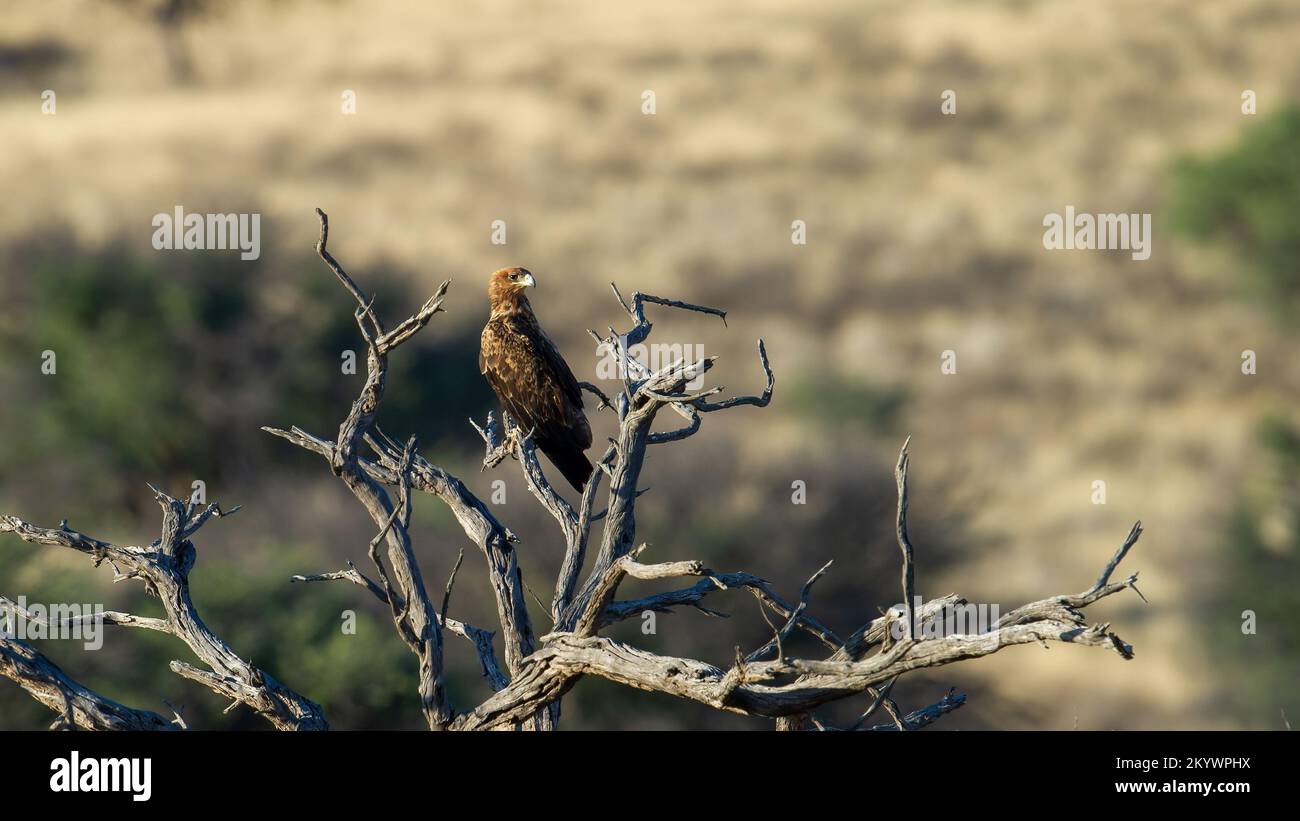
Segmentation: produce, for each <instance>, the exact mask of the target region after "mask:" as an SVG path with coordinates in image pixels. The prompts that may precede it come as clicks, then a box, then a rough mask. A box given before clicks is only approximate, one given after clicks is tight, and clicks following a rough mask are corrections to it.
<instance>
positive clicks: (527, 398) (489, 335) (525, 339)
mask: <svg viewBox="0 0 1300 821" xmlns="http://www.w3.org/2000/svg"><path fill="white" fill-rule="evenodd" d="M478 364H479V370H480V371H482V373H483V375H484V376H485V377H487V381H488V384H489V385H491V386H492V390H493V391H494V392H495V393H496V395H497V398H498V399H500V400H501V406H502V408H504V409H505V411H506V412H507V413H509V414H510V416H511V417H513V418H514V420H515V423H516V424H517V425H519V426H520V427H521V428H523V429H524V430H525V431H532V432H533V438H534V441H536V443H537V446H538V447H539V448H541V449H542V451H543V452H544V453H545V454H546V455H547V456H549V457H550V458H551V461H553V462H555V463H556V466H557V467H559V468H560V470H561V472H563V473H564V475H565V476H566V477H567V478H568V479H569V481H570V482H571V483H574V485H575V486H576V487H579V488H580V487H581V485H582V483H583V482H585V480H586V478H587V476H589V475H590V473H591V469H590V462H589V461H588V460H587V458H586V457H585V456H584V455H583V454H582V451H584V450H586V449H587V448H589V447H591V426H590V425H589V424H588V423H587V417H586V415H585V414H584V413H583V410H582V389H581V388H580V387H579V385H578V380H577V378H576V377H574V375H573V371H572V370H570V369H569V366H568V363H566V362H565V361H564V358H563V357H561V356H560V352H559V351H558V350H556V348H555V345H554V344H553V343H552V342H551V340H550V339H549V338H547V336H546V334H545V333H543V332H542V330H541V329H540V328H539V327H537V326H536V325H535V324H533V323H530V322H528V321H527V320H526V319H524V318H522V317H511V316H504V317H496V318H493V319H491V320H490V321H489V322H488V324H487V325H486V326H485V327H484V328H483V335H482V337H481V339H480V345H479V361H478ZM584 470H585V471H586V472H585V473H583V472H582V471H584ZM579 475H580V480H575V479H574V477H575V476H579Z"/></svg>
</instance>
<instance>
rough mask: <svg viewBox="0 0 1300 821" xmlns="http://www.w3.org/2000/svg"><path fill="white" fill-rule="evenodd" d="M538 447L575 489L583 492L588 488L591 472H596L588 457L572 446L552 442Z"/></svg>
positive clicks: (541, 443)
mask: <svg viewBox="0 0 1300 821" xmlns="http://www.w3.org/2000/svg"><path fill="white" fill-rule="evenodd" d="M537 446H538V447H539V448H541V451H542V453H545V454H546V456H547V458H549V459H550V460H551V461H552V462H554V463H555V466H556V467H557V468H559V469H560V473H563V474H564V478H565V479H568V480H569V484H571V485H573V489H574V490H576V491H578V492H579V493H581V492H582V490H583V488H585V487H586V486H587V480H588V479H590V478H591V472H592V471H593V470H595V468H594V467H592V465H591V461H590V460H589V459H587V455H586V454H585V453H583V452H582V451H581V450H578V449H577V448H575V447H573V446H572V445H556V444H554V443H552V442H538V443H537Z"/></svg>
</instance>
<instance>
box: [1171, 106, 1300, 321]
mask: <svg viewBox="0 0 1300 821" xmlns="http://www.w3.org/2000/svg"><path fill="white" fill-rule="evenodd" d="M1171 206H1172V209H1171V210H1172V217H1173V223H1174V226H1175V228H1176V229H1178V230H1179V231H1181V232H1182V233H1184V234H1186V235H1188V236H1191V237H1193V238H1195V239H1197V240H1202V241H1211V242H1215V243H1218V244H1220V245H1222V246H1223V247H1224V248H1225V249H1226V250H1227V251H1228V252H1230V253H1231V255H1232V257H1233V258H1234V259H1235V260H1237V261H1238V262H1239V263H1240V266H1241V268H1240V275H1241V276H1242V277H1243V280H1244V284H1245V286H1246V290H1247V291H1248V293H1250V294H1251V295H1252V296H1254V297H1256V298H1258V299H1259V300H1261V301H1262V302H1264V303H1265V304H1267V305H1269V306H1270V307H1272V308H1274V309H1276V310H1277V311H1278V313H1279V314H1280V315H1281V316H1282V317H1284V318H1287V319H1289V318H1291V317H1293V316H1294V315H1295V313H1296V309H1297V307H1300V218H1298V217H1297V215H1300V108H1288V109H1285V110H1283V111H1281V112H1279V113H1278V114H1275V115H1273V116H1272V117H1268V118H1265V119H1262V120H1261V121H1260V122H1259V123H1258V124H1256V125H1254V126H1252V127H1251V128H1249V129H1247V130H1246V132H1245V134H1243V136H1242V138H1241V140H1240V141H1238V142H1237V143H1236V144H1235V145H1233V146H1231V147H1229V148H1227V149H1225V150H1223V151H1221V152H1218V153H1216V154H1212V155H1209V156H1206V157H1200V158H1185V159H1182V160H1180V161H1179V162H1178V163H1177V164H1176V165H1175V168H1174V179H1173V198H1172V203H1171Z"/></svg>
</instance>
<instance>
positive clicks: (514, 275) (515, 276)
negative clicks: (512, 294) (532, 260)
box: [510, 271, 519, 279]
mask: <svg viewBox="0 0 1300 821" xmlns="http://www.w3.org/2000/svg"><path fill="white" fill-rule="evenodd" d="M510 278H511V279H519V272H518V271H511V272H510Z"/></svg>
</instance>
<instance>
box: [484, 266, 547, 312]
mask: <svg viewBox="0 0 1300 821" xmlns="http://www.w3.org/2000/svg"><path fill="white" fill-rule="evenodd" d="M536 286H537V280H536V279H535V278H534V277H533V275H532V273H531V272H530V271H528V269H526V268H502V269H501V270H499V271H493V272H492V276H491V277H490V278H489V279H488V300H489V301H491V303H492V309H493V312H494V313H495V312H498V311H502V310H506V311H508V310H513V309H516V308H517V306H519V303H521V302H522V303H524V304H527V302H528V300H527V299H525V298H524V289H525V288H533V287H536Z"/></svg>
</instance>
